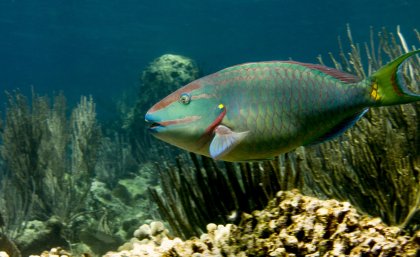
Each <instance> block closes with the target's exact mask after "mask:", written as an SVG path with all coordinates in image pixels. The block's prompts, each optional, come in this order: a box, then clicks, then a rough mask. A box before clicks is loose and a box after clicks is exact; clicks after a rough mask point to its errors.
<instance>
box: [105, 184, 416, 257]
mask: <svg viewBox="0 0 420 257" xmlns="http://www.w3.org/2000/svg"><path fill="white" fill-rule="evenodd" d="M154 227H158V228H159V229H156V228H154ZM152 231H153V232H152ZM136 235H137V236H140V237H139V238H133V239H132V240H131V241H130V242H129V243H126V244H125V245H123V246H122V247H120V249H119V252H108V253H107V254H106V255H105V256H107V257H117V256H165V257H168V256H196V257H198V256H416V254H419V253H420V252H419V249H420V234H419V233H417V234H416V235H414V236H413V237H412V238H409V237H408V236H405V235H404V234H403V232H402V230H401V229H399V228H397V227H388V226H386V225H385V224H384V223H383V222H382V221H381V220H380V219H379V218H370V217H367V216H362V215H360V214H358V213H357V211H356V210H355V209H354V208H353V207H352V206H351V205H350V204H349V203H347V202H338V201H336V200H319V199H316V198H313V197H308V196H303V195H301V194H300V193H298V191H280V192H278V193H277V195H276V197H275V198H274V199H273V200H271V201H270V202H269V204H268V206H267V207H266V208H265V209H264V210H262V211H254V212H252V213H251V214H243V217H242V222H241V223H240V224H239V225H233V224H227V225H225V226H222V225H219V226H217V225H215V224H209V225H207V233H206V234H203V235H201V236H200V237H199V238H191V239H189V240H186V241H182V240H181V239H179V238H175V239H170V237H169V236H168V235H167V231H166V230H165V229H164V228H162V226H161V224H160V223H152V224H151V226H148V225H144V226H142V227H141V228H139V230H137V231H136Z"/></svg>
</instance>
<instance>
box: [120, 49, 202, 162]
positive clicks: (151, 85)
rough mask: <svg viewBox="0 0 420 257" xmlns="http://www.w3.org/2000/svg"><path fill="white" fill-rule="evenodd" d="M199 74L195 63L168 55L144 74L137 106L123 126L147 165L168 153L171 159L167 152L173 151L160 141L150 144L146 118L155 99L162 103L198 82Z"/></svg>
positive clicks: (150, 66)
mask: <svg viewBox="0 0 420 257" xmlns="http://www.w3.org/2000/svg"><path fill="white" fill-rule="evenodd" d="M199 73H200V71H199V68H198V66H197V65H196V64H195V62H194V61H193V60H192V59H190V58H188V57H185V56H181V55H174V54H165V55H162V56H160V57H158V58H156V59H155V60H153V61H152V62H151V63H150V64H149V66H148V67H147V68H146V69H145V70H144V71H143V72H142V75H141V79H140V82H141V86H140V89H139V95H138V99H137V102H136V104H135V106H134V108H133V109H132V110H131V111H130V112H129V113H128V114H125V116H126V118H125V119H124V120H125V121H124V125H123V126H124V128H125V129H126V131H127V133H128V135H129V136H128V137H129V140H130V143H131V145H132V147H133V150H134V152H135V153H137V155H136V157H137V158H138V159H139V160H141V161H144V162H147V161H149V160H156V157H157V156H161V155H162V152H167V154H166V155H167V156H171V155H172V152H170V150H168V149H170V148H168V147H167V146H166V145H164V144H162V143H158V140H153V139H152V140H153V143H151V142H150V140H151V137H150V135H149V133H147V131H146V123H145V122H144V114H145V113H146V111H147V110H148V109H149V108H150V107H151V106H152V105H153V104H154V102H155V100H156V99H161V98H163V97H164V96H166V95H168V94H169V93H171V92H173V91H175V90H177V89H178V88H180V87H181V86H184V85H186V84H188V83H189V82H191V81H193V80H195V79H197V78H198V76H199V75H200V74H199ZM143 148H147V149H148V151H143ZM168 151H169V152H168Z"/></svg>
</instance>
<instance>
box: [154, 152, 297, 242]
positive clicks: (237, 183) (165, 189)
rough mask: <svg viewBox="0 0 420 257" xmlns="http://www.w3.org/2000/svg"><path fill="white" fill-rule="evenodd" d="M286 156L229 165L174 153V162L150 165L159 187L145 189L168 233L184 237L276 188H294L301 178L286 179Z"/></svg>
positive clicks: (253, 205)
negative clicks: (167, 224)
mask: <svg viewBox="0 0 420 257" xmlns="http://www.w3.org/2000/svg"><path fill="white" fill-rule="evenodd" d="M288 156H289V155H288V154H285V155H283V156H282V157H280V158H277V159H276V160H275V161H273V162H259V163H257V162H255V163H241V164H233V163H229V162H225V163H217V162H215V161H214V160H212V159H211V158H208V157H204V156H197V155H195V154H190V155H189V158H187V157H185V156H183V155H179V156H178V157H177V158H176V164H175V165H174V164H171V165H162V164H160V165H157V166H156V169H157V171H158V172H159V176H160V181H161V192H159V190H157V189H155V188H151V189H150V193H151V195H152V197H153V199H154V201H155V202H156V203H157V204H158V207H159V211H160V214H161V218H162V219H163V220H165V221H166V222H168V223H169V225H170V229H171V232H172V233H173V234H174V235H176V236H178V237H181V238H183V239H186V238H189V237H191V236H195V235H198V234H201V233H202V232H203V231H204V230H205V228H206V225H207V224H208V223H218V224H225V223H235V222H238V221H239V220H240V215H241V213H242V212H251V211H252V210H255V209H262V208H264V207H265V206H266V204H267V202H268V200H269V199H271V198H272V197H274V195H275V193H276V192H277V191H278V190H280V189H283V190H286V189H292V188H296V187H298V186H299V183H301V182H302V181H301V180H295V181H293V180H292V179H290V177H292V176H290V175H291V172H292V170H291V166H290V164H291V163H290V160H289V158H288ZM280 167H282V168H280ZM280 169H282V172H280ZM294 178H296V176H295V177H294Z"/></svg>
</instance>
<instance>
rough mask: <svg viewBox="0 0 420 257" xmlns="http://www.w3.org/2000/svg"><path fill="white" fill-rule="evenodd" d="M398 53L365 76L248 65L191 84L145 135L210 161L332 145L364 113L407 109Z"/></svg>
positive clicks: (151, 114) (159, 110) (166, 103)
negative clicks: (389, 107) (392, 107)
mask: <svg viewBox="0 0 420 257" xmlns="http://www.w3.org/2000/svg"><path fill="white" fill-rule="evenodd" d="M418 52H419V51H415V52H411V53H408V54H405V55H403V56H401V57H399V58H398V59H396V60H394V61H393V62H391V63H390V64H388V65H386V66H385V67H383V68H382V69H380V70H379V71H378V72H376V73H375V74H373V75H372V76H371V77H369V78H367V79H365V80H360V79H359V78H357V77H355V76H353V75H350V74H347V73H344V72H341V71H338V70H335V69H332V68H328V67H325V66H321V65H314V64H306V63H299V62H293V61H270V62H255V63H246V64H242V65H237V66H233V67H229V68H226V69H224V70H221V71H219V72H216V73H214V74H211V75H208V76H205V77H203V78H201V79H198V80H195V81H193V82H191V83H189V84H188V85H186V86H184V87H182V88H180V89H178V90H177V91H175V92H173V93H172V94H170V95H169V96H167V97H165V98H164V99H162V100H161V101H160V102H158V103H157V104H155V105H154V106H153V107H152V108H151V109H150V110H149V111H148V112H147V114H146V116H145V119H146V121H147V122H149V124H151V125H150V127H149V130H150V131H151V132H152V134H153V135H154V136H155V137H157V138H159V139H161V140H163V141H165V142H168V143H170V144H173V145H175V146H178V147H180V148H183V149H185V150H188V151H191V152H195V153H198V154H202V155H206V156H210V157H212V158H214V159H221V160H226V161H247V160H261V159H267V158H272V157H274V156H276V155H278V154H280V153H284V152H288V151H291V150H293V149H294V148H296V147H298V146H301V145H310V144H315V143H319V142H322V141H325V140H328V139H330V138H333V137H335V136H337V135H339V134H341V133H342V132H344V131H345V130H346V129H347V128H348V127H350V126H351V125H353V124H354V123H355V122H356V121H357V120H358V119H359V118H360V117H361V116H363V114H364V113H365V112H366V111H367V109H368V108H369V107H373V106H382V105H394V104H402V103H409V102H415V101H419V100H420V95H417V94H414V93H411V92H408V90H407V88H406V85H405V82H404V81H403V80H402V79H401V78H400V75H399V73H400V67H401V66H400V65H401V63H402V62H403V61H404V60H405V59H406V58H408V57H409V56H412V55H414V54H416V53H418Z"/></svg>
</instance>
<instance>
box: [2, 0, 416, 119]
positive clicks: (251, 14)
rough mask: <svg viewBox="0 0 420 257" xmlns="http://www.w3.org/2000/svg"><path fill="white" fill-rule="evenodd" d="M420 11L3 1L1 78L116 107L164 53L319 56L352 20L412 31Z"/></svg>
mask: <svg viewBox="0 0 420 257" xmlns="http://www.w3.org/2000/svg"><path fill="white" fill-rule="evenodd" d="M419 10H420V2H419V1H416V0H404V1H396V0H394V1H379V0H374V1H362V0H356V1H343V0H337V1H310V0H303V1H291V0H243V1H240V0H231V1H224V0H215V1H195V0H183V1H162V0H157V1H140V0H125V1H100V0H76V1H65V0H59V1H30V0H4V1H1V2H0V35H1V40H0V56H1V58H0V68H1V72H0V86H1V89H2V91H4V90H9V91H10V90H13V89H16V88H20V89H21V90H22V91H23V92H30V88H31V87H34V89H35V90H36V91H37V92H39V93H41V94H43V93H50V92H52V91H55V92H58V91H60V90H63V91H64V93H65V95H66V96H67V97H68V98H69V99H71V100H72V102H75V101H76V100H78V99H79V96H80V95H89V94H92V95H93V96H94V98H95V99H96V101H97V104H98V105H99V106H100V108H99V110H98V111H99V112H100V113H102V114H103V113H105V114H109V115H111V114H112V113H107V110H108V112H112V108H111V107H110V106H109V99H112V98H113V97H114V96H115V94H120V93H121V92H122V91H123V90H124V89H130V88H135V87H137V86H138V84H139V80H138V78H139V72H140V71H141V70H142V69H143V68H144V67H146V66H147V64H148V63H149V62H151V61H152V60H153V59H154V58H156V57H158V56H160V55H162V54H165V53H173V54H181V55H185V56H188V57H190V58H192V59H194V60H195V61H196V62H197V63H198V64H199V66H200V68H201V69H202V70H203V72H204V73H205V74H209V73H212V72H215V71H217V70H219V69H222V68H225V67H227V66H231V65H234V64H238V63H243V62H249V61H258V60H282V59H289V58H292V59H294V60H299V61H303V62H315V58H316V56H317V55H319V54H323V55H326V54H327V53H328V52H330V51H331V52H337V51H338V49H337V36H338V35H343V34H344V33H345V30H346V23H349V24H350V25H351V27H352V28H353V36H354V38H355V39H357V40H359V41H360V42H363V41H365V40H368V36H369V27H370V26H373V27H374V28H376V29H380V28H381V27H382V26H385V27H387V28H389V29H394V28H395V27H396V26H397V25H400V26H401V28H402V29H403V32H405V31H408V32H411V31H412V29H413V28H416V27H418V26H419V23H420V20H419V18H418V12H419ZM405 34H406V37H407V41H408V42H412V41H413V40H412V39H413V34H412V33H405ZM0 97H1V98H0V100H3V101H1V102H4V94H1V96H0ZM107 108H108V109H107Z"/></svg>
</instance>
